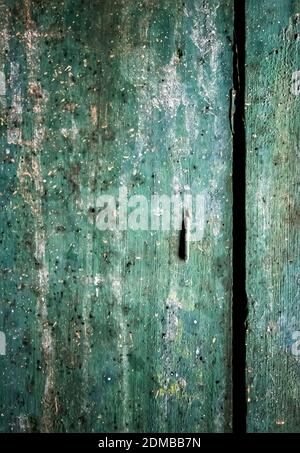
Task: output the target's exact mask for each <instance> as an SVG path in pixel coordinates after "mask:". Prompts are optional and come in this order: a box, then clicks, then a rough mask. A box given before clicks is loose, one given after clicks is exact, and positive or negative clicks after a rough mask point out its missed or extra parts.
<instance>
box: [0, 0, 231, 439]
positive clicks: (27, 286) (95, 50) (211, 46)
mask: <svg viewBox="0 0 300 453" xmlns="http://www.w3.org/2000/svg"><path fill="white" fill-rule="evenodd" d="M0 15H1V19H0V22H1V30H0V40H1V44H0V58H1V59H0V64H1V68H0V70H1V80H0V82H1V83H0V88H1V93H0V94H1V99H0V101H1V124H0V127H1V166H0V170H1V178H0V193H1V196H0V203H1V212H0V216H1V217H0V219H1V220H0V222H1V251H0V266H1V267H0V272H1V280H0V304H1V305H0V308H1V312H0V330H1V331H3V332H4V333H5V335H6V339H7V351H6V355H5V356H1V357H0V401H1V414H0V415H1V417H0V427H1V431H15V432H18V431H43V432H45V431H50V432H51V431H58V432H64V431H67V432H70V431H81V432H84V431H99V432H103V431H106V432H114V431H146V432H151V431H178V432H184V431H187V432H192V431H228V430H230V426H231V369H230V364H231V356H230V349H231V346H230V345H231V321H230V319H231V204H232V203H231V176H230V173H231V150H232V141H231V132H230V125H229V105H230V102H229V91H230V88H231V84H232V82H231V73H232V52H231V42H230V39H231V36H232V28H233V2H232V1H231V0H218V1H215V0H212V1H211V0H210V1H201V2H199V1H198V0H187V1H185V2H184V3H183V2H181V1H174V0H172V1H171V0H159V1H158V0H157V1H155V0H142V1H140V2H137V1H135V0H126V1H122V0H117V1H115V2H112V1H110V0H101V1H97V0H95V1H79V0H78V1H77V0H73V1H70V0H69V1H68V0H67V1H64V2H61V1H51V2H48V1H29V0H24V1H22V2H20V1H13V0H11V1H10V0H7V1H4V0H2V1H1V4H0ZM120 186H123V187H124V186H125V187H127V189H128V193H129V195H132V194H143V195H144V196H146V197H147V198H150V196H151V194H155V193H157V194H167V195H171V194H172V193H173V191H174V190H175V191H177V192H183V191H185V190H187V191H188V190H189V188H190V189H191V190H190V191H191V192H192V193H193V194H195V193H199V194H201V195H202V197H203V199H204V200H205V216H204V225H205V228H204V234H203V238H202V239H201V240H198V241H194V242H192V243H191V246H190V259H189V261H188V262H185V261H182V260H180V259H179V257H178V238H179V233H178V232H175V233H174V232H173V231H132V230H128V231H113V232H111V231H100V230H99V229H98V228H97V216H98V211H99V206H98V202H97V200H98V199H99V196H100V195H101V194H110V195H115V196H116V195H118V192H119V187H120Z"/></svg>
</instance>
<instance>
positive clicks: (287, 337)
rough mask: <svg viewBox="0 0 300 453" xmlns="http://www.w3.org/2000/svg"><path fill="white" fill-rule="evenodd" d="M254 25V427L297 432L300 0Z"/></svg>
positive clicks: (251, 21)
mask: <svg viewBox="0 0 300 453" xmlns="http://www.w3.org/2000/svg"><path fill="white" fill-rule="evenodd" d="M246 24H247V27H246V40H247V49H246V51H247V58H246V59H247V66H246V74H247V87H246V98H247V103H248V105H247V106H246V108H247V110H246V129H247V226H248V233H247V240H248V242H247V261H248V276H247V291H248V303H249V318H248V336H247V385H248V430H249V431H251V432H252V431H254V432H256V431H262V432H299V431H300V405H299V400H300V356H299V354H298V349H299V338H300V333H299V331H300V314H299V239H300V235H299V183H300V179H299V137H300V135H299V133H300V130H299V114H300V111H299V102H300V96H299V94H300V72H299V70H300V56H299V40H300V2H299V1H298V0H295V1H292V0H291V1H290V0H284V1H283V0H280V1H276V2H273V1H270V0H263V1H256V0H249V1H248V2H247V8H246ZM297 332H298V333H297ZM297 341H298V344H297Z"/></svg>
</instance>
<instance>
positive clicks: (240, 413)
mask: <svg viewBox="0 0 300 453" xmlns="http://www.w3.org/2000/svg"><path fill="white" fill-rule="evenodd" d="M233 87H234V94H235V96H234V104H235V105H234V106H232V107H231V108H233V109H234V110H233V111H234V114H233V125H232V127H233V164H232V186H233V189H232V190H233V302H232V329H233V334H232V335H233V343H232V370H233V371H232V382H233V431H234V432H239V433H242V432H246V411H247V403H246V378H245V376H246V319H247V296H246V132H245V121H244V118H245V4H244V1H242V0H234V43H233Z"/></svg>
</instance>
